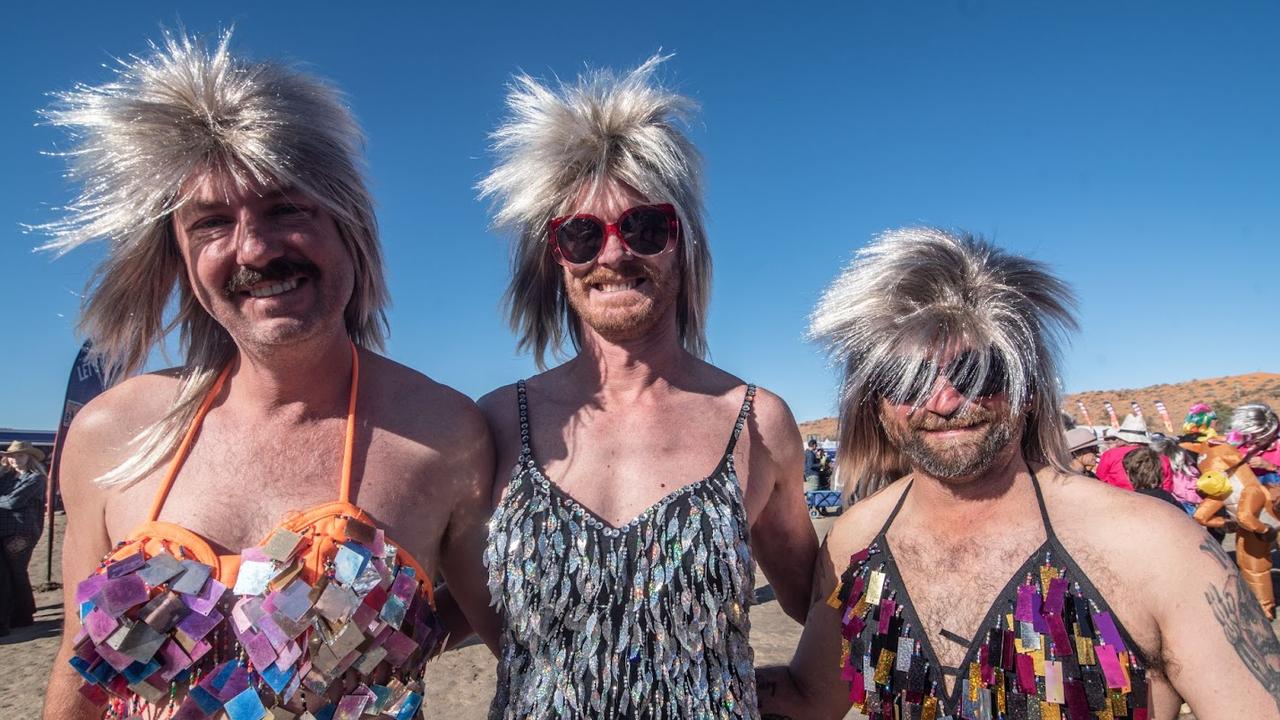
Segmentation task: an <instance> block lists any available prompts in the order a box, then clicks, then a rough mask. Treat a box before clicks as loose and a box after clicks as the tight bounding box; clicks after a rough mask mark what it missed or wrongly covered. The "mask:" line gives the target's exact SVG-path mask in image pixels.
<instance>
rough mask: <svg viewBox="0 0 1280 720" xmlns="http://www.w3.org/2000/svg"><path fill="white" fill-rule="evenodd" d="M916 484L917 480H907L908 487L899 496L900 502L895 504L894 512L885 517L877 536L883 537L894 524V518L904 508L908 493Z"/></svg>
mask: <svg viewBox="0 0 1280 720" xmlns="http://www.w3.org/2000/svg"><path fill="white" fill-rule="evenodd" d="M915 484H916V481H915V480H909V481H907V487H906V489H905V490H903V491H902V494H901V495H899V496H898V502H897V503H896V504H894V506H893V512H891V513H889V517H887V518H885V520H884V525H882V526H881V527H880V532H878V533H876V537H883V536H884V534H885V533H887V532H889V526H890V525H892V524H893V519H894V518H896V517H898V511H899V510H901V509H902V505H903V503H905V502H906V501H907V493H909V492H911V486H912V485H915Z"/></svg>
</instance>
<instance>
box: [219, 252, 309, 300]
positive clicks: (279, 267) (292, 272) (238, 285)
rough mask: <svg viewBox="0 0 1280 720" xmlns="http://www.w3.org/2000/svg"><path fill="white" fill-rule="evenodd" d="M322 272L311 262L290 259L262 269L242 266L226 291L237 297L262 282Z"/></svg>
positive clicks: (276, 260) (229, 282)
mask: <svg viewBox="0 0 1280 720" xmlns="http://www.w3.org/2000/svg"><path fill="white" fill-rule="evenodd" d="M319 272H320V268H318V267H316V264H315V263H313V262H311V261H310V260H291V259H289V258H283V257H279V258H276V259H274V260H272V261H271V262H269V263H267V264H266V265H265V266H264V267H261V268H252V267H248V266H246V265H241V266H240V267H238V268H236V271H235V272H234V273H232V274H231V277H230V278H228V279H227V284H226V286H225V288H224V289H225V290H226V292H227V294H228V295H235V294H236V293H238V292H243V291H245V290H247V289H249V288H251V287H253V286H254V285H257V284H258V283H260V282H267V281H272V280H288V279H290V278H293V277H296V276H298V275H303V276H305V277H309V278H311V277H315V276H316V275H317V274H318V273H319Z"/></svg>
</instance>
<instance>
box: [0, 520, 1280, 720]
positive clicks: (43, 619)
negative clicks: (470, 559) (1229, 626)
mask: <svg viewBox="0 0 1280 720" xmlns="http://www.w3.org/2000/svg"><path fill="white" fill-rule="evenodd" d="M65 522H66V518H65V517H64V516H63V515H61V514H59V515H57V516H55V533H56V537H58V538H60V537H61V533H62V529H63V527H64V525H65ZM814 523H815V528H816V529H817V531H818V536H819V537H822V536H824V535H825V534H826V531H827V529H828V528H829V527H830V525H831V523H832V520H831V519H819V520H815V521H814ZM60 550H61V547H60V544H55V547H54V558H53V576H54V579H55V580H56V579H57V578H58V577H59V575H60V574H61V573H60V568H59V560H60ZM47 557H48V554H47V552H46V546H45V541H44V540H43V539H42V540H41V543H40V547H39V549H38V550H37V551H36V553H35V555H34V556H33V557H32V558H31V581H32V584H33V585H36V586H40V585H42V584H43V583H44V582H45V577H46V576H45V567H46V558H47ZM757 575H758V576H759V573H757ZM757 596H758V597H760V598H762V602H761V603H760V604H759V605H757V606H756V607H754V608H752V610H751V625H752V631H751V641H752V645H753V646H754V647H755V651H756V662H757V664H761V665H768V664H776V663H785V662H786V661H788V660H789V659H790V658H791V651H792V650H793V649H794V648H795V646H796V642H797V641H798V640H799V638H800V626H799V625H797V624H796V623H795V622H794V621H792V620H791V619H790V618H788V617H787V616H786V615H784V614H783V612H782V610H781V608H779V606H778V603H777V601H775V600H773V599H772V593H771V592H769V590H768V588H767V587H766V586H764V582H763V578H762V577H761V579H760V587H759V589H758V590H757ZM36 607H37V609H38V611H37V613H36V623H35V625H34V626H32V627H29V628H23V629H21V630H14V631H13V634H12V635H10V636H9V637H5V638H0V718H4V719H5V720H8V719H9V718H28V717H36V716H37V715H38V713H39V711H40V708H41V706H42V702H43V697H44V690H45V685H46V683H47V682H48V670H49V667H50V665H51V664H52V662H53V656H54V654H55V653H56V652H57V649H58V642H59V639H60V637H61V634H62V592H61V590H49V591H44V592H39V593H37V594H36ZM1277 626H1280V621H1278V622H1277ZM1273 627H1276V626H1273ZM494 664H495V661H494V659H493V656H492V655H490V654H489V651H488V650H487V649H486V648H485V647H484V646H483V645H481V644H478V643H476V644H472V645H470V646H466V647H462V648H460V649H458V650H454V651H453V652H450V653H447V654H445V655H444V656H443V657H441V658H439V659H438V660H436V661H435V662H433V663H431V664H430V665H429V666H428V667H427V679H426V682H427V692H428V698H430V699H431V703H430V705H431V706H434V707H435V708H447V709H448V719H449V720H484V718H485V714H486V711H487V710H488V707H489V699H490V698H491V696H492V693H493V676H494ZM849 717H850V718H857V717H860V716H858V715H856V714H853V713H851V714H850V716H849ZM1182 720H1194V718H1192V717H1191V716H1190V715H1187V716H1183V718H1182Z"/></svg>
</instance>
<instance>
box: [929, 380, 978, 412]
mask: <svg viewBox="0 0 1280 720" xmlns="http://www.w3.org/2000/svg"><path fill="white" fill-rule="evenodd" d="M967 401H968V398H966V397H965V395H964V393H962V392H960V391H959V390H956V389H955V386H954V385H952V384H951V381H949V380H947V378H946V377H939V378H937V379H936V380H934V382H933V391H932V392H931V393H930V394H929V399H928V400H925V402H924V405H922V406H921V407H923V408H924V409H925V410H928V411H929V412H931V413H933V414H935V415H941V416H943V417H950V416H952V415H954V414H955V413H956V411H958V410H959V409H960V408H961V407H964V404H965V402H967Z"/></svg>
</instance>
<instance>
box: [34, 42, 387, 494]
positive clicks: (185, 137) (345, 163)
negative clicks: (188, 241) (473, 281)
mask: <svg viewBox="0 0 1280 720" xmlns="http://www.w3.org/2000/svg"><path fill="white" fill-rule="evenodd" d="M230 39H231V34H230V32H225V33H223V34H222V35H221V37H220V38H219V40H218V43H217V45H216V46H214V47H213V48H209V47H207V46H206V45H205V44H204V43H203V42H202V41H201V40H200V39H198V38H193V37H190V36H187V35H186V34H185V33H181V32H179V33H177V34H174V33H170V32H165V33H164V36H163V40H162V42H161V43H159V44H156V43H152V44H151V45H150V52H149V53H148V54H147V55H145V56H141V57H140V56H130V57H129V58H126V59H122V60H120V61H119V64H118V67H116V68H115V77H114V78H113V79H112V80H111V81H109V82H106V83H104V84H102V85H97V86H90V85H78V86H76V87H75V88H74V89H73V90H71V91H69V92H64V93H58V94H56V95H55V98H56V100H55V103H54V104H53V106H52V107H50V108H48V109H46V110H44V111H43V112H42V115H43V117H44V118H45V119H46V120H47V121H48V122H49V123H50V124H52V125H55V126H58V127H62V128H65V129H66V130H67V131H68V133H69V135H70V136H71V140H72V148H71V149H70V150H69V151H67V152H64V153H59V154H60V155H63V156H65V157H66V159H67V161H68V164H69V167H70V170H69V173H68V177H69V178H70V179H72V180H73V181H75V182H77V183H79V184H80V186H81V188H82V189H81V192H80V194H79V196H78V197H77V198H76V199H75V200H74V201H73V202H72V203H71V204H70V205H69V206H68V207H66V208H65V211H66V212H65V215H64V217H63V218H61V219H60V220H57V221H55V222H52V223H49V224H47V225H44V226H41V229H43V230H45V231H47V232H49V233H50V234H51V235H52V236H53V237H52V240H50V241H49V242H48V243H47V244H46V245H44V246H43V248H42V249H49V250H54V251H56V252H57V253H58V254H62V253H65V252H67V251H68V250H71V249H72V248H75V247H77V246H79V245H82V244H84V243H86V242H89V241H92V240H95V239H105V240H107V241H108V243H109V244H110V252H109V253H108V254H107V257H106V259H105V260H104V261H103V262H102V264H101V265H100V266H99V267H98V268H97V269H96V271H95V274H94V279H93V280H92V281H91V283H90V287H89V290H88V292H87V293H86V297H85V301H84V306H83V311H82V316H81V321H80V329H81V331H82V332H83V333H84V334H85V335H86V336H88V337H89V338H90V339H91V340H92V341H93V345H94V349H95V350H96V351H97V353H98V354H99V359H100V360H101V361H102V363H103V367H104V371H105V372H106V373H110V374H114V373H133V372H136V371H138V370H140V369H141V368H142V366H143V365H144V363H145V362H146V359H147V355H148V353H149V352H150V351H151V349H152V348H153V347H154V346H155V344H156V343H157V342H159V341H160V340H161V339H162V338H163V337H164V335H165V334H166V333H167V332H168V331H170V330H172V329H173V328H175V327H177V328H180V331H181V342H182V350H183V356H184V359H183V383H182V386H181V389H180V391H179V394H178V397H177V399H176V400H175V402H174V405H173V406H172V408H171V409H170V411H169V412H168V414H166V415H165V417H164V418H162V419H161V420H160V421H158V422H157V423H156V424H155V425H153V426H151V427H149V428H147V429H145V430H144V431H143V432H142V433H141V434H139V436H138V437H137V438H135V444H136V445H138V450H137V452H136V453H134V454H133V455H132V457H131V458H130V459H129V460H127V461H126V462H125V463H124V464H123V465H121V466H120V467H118V468H115V469H114V470H112V471H111V472H109V473H108V474H107V475H106V476H104V477H103V478H100V479H99V481H100V482H103V483H127V482H131V481H134V480H137V479H139V478H141V477H143V476H145V475H146V474H147V473H149V472H150V471H151V470H153V469H154V468H155V467H157V466H158V465H159V464H160V463H161V462H163V460H164V459H165V458H166V457H167V456H168V455H169V454H170V453H171V452H172V451H173V449H174V448H175V447H176V446H177V444H178V442H179V440H180V439H181V435H182V433H183V431H184V430H185V428H186V426H187V424H188V423H189V422H190V421H191V418H192V417H193V416H194V414H195V410H196V407H197V406H198V405H199V402H200V400H201V398H202V397H203V396H204V394H205V393H206V392H207V390H208V389H209V387H210V386H211V385H212V383H213V380H214V378H215V376H216V374H217V372H218V371H219V370H220V369H221V368H222V366H223V365H225V364H226V363H227V362H229V361H230V360H231V358H232V357H234V355H235V345H234V344H233V342H232V339H231V337H230V336H229V335H228V334H227V332H226V330H225V329H223V328H222V327H221V326H220V325H218V324H217V322H215V321H214V320H213V318H212V317H211V316H210V315H209V314H208V313H207V312H205V310H204V308H203V307H201V306H200V304H199V302H198V301H197V300H196V298H195V295H194V294H193V293H192V290H191V287H190V286H189V284H188V279H187V274H186V272H185V269H184V264H183V260H182V256H181V254H180V253H179V251H178V248H177V244H176V239H175V237H174V234H173V228H172V216H173V214H174V212H175V211H176V210H177V209H179V208H180V207H182V206H183V204H184V203H186V202H188V201H189V200H190V199H191V195H192V191H193V190H194V187H193V185H194V184H195V183H193V182H189V181H190V180H191V179H192V178H196V177H199V176H202V175H205V174H208V173H219V174H222V175H223V176H224V177H227V178H229V179H231V180H232V181H234V182H235V183H236V184H237V186H238V187H247V188H271V187H289V188H294V189H297V190H300V191H302V192H303V193H305V194H307V195H309V196H311V197H313V198H314V199H315V200H316V201H317V202H319V203H320V204H322V205H323V206H324V207H325V208H326V209H327V210H328V211H329V212H330V213H331V214H332V215H333V217H334V219H335V221H336V223H337V226H338V230H339V233H340V234H341V236H342V238H343V240H344V241H345V243H346V246H347V249H348V251H349V252H350V253H351V257H352V261H353V264H354V266H355V288H354V291H353V293H352V297H351V299H350V301H349V302H348V304H347V307H346V311H345V319H346V325H347V330H348V332H349V333H350V334H351V337H352V339H353V340H354V341H355V342H356V343H357V344H359V345H362V346H365V347H371V348H375V349H380V348H381V347H382V342H383V336H384V329H385V326H386V318H385V315H384V308H385V306H386V304H387V290H386V285H385V282H384V279H383V270H382V256H381V250H380V248H379V244H378V228H377V222H376V220H375V217H374V212H373V200H372V198H371V197H370V195H369V192H368V190H367V188H366V186H365V181H364V177H363V173H362V167H361V164H362V150H363V145H364V138H363V135H362V133H361V131H360V127H359V125H358V124H357V123H356V120H355V118H354V117H353V116H352V114H351V112H350V110H349V109H348V108H347V106H346V104H345V102H344V100H343V97H342V95H341V94H340V93H339V92H338V91H337V90H336V89H335V88H333V87H332V86H331V85H329V84H328V83H326V82H324V81H322V80H320V79H318V78H316V77H313V76H311V75H308V74H305V73H303V72H301V71H299V70H297V69H295V68H293V67H290V66H287V65H283V64H279V63H275V62H250V61H247V60H244V59H242V58H238V57H235V56H233V55H231V54H230V53H229V52H228V49H227V46H228V43H229V41H230ZM175 288H176V290H177V313H176V316H174V317H173V318H172V319H170V320H169V321H168V322H166V320H165V305H166V304H167V303H168V301H169V299H170V298H171V297H173V295H174V292H175Z"/></svg>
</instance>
